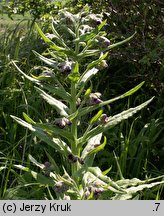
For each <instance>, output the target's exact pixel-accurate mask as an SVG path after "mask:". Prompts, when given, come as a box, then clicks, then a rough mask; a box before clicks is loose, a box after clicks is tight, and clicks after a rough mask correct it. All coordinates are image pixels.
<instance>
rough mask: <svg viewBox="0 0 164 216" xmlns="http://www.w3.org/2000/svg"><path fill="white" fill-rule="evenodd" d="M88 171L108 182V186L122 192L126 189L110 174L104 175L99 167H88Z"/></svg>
mask: <svg viewBox="0 0 164 216" xmlns="http://www.w3.org/2000/svg"><path fill="white" fill-rule="evenodd" d="M88 171H89V172H90V173H92V174H93V175H94V176H96V177H97V178H98V179H100V180H101V181H103V182H104V183H106V184H107V185H108V187H109V186H112V187H113V188H114V189H116V190H117V192H120V193H123V192H125V190H124V189H122V188H121V187H120V186H118V184H117V183H116V182H114V181H112V180H111V179H110V178H109V177H108V176H104V175H103V173H102V172H101V170H100V168H99V167H88Z"/></svg>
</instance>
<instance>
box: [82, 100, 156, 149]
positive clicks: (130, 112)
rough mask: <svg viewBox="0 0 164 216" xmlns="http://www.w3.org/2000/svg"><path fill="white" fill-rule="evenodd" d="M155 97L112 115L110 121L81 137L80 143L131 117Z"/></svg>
mask: <svg viewBox="0 0 164 216" xmlns="http://www.w3.org/2000/svg"><path fill="white" fill-rule="evenodd" d="M153 98H154V97H152V98H151V99H150V100H148V101H146V102H144V103H142V104H140V105H139V106H136V107H134V108H130V109H128V110H125V111H123V112H121V113H119V114H117V115H114V116H113V117H110V118H109V121H108V123H106V124H104V125H99V126H97V127H95V128H93V129H92V130H90V131H89V132H88V133H87V134H86V135H85V136H83V137H82V138H80V139H79V140H78V142H79V144H80V145H82V144H83V143H85V142H86V141H88V140H89V139H91V138H92V137H94V136H95V135H97V134H99V133H102V132H105V131H106V130H109V129H111V128H112V127H114V126H115V125H117V124H119V123H120V122H121V121H123V120H126V119H128V118H129V117H131V116H133V115H134V114H135V113H137V112H138V111H140V110H141V109H143V108H144V107H146V106H147V105H148V104H149V103H150V102H151V101H152V100H153Z"/></svg>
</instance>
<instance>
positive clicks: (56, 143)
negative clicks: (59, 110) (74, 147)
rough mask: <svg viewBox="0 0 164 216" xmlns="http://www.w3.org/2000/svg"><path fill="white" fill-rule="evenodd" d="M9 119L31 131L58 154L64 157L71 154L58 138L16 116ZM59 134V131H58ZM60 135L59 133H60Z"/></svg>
mask: <svg viewBox="0 0 164 216" xmlns="http://www.w3.org/2000/svg"><path fill="white" fill-rule="evenodd" d="M11 117H12V118H13V119H14V120H15V121H16V122H18V123H19V124H20V125H22V126H24V127H26V128H28V129H29V130H31V131H32V132H33V133H34V134H35V135H36V136H37V137H38V138H39V139H41V140H42V141H44V142H45V143H47V144H48V145H50V146H51V147H53V148H54V149H56V150H57V151H59V152H60V153H62V154H64V155H65V156H67V155H68V154H70V153H71V150H70V148H69V146H68V145H67V144H66V143H65V142H63V141H62V140H60V139H58V138H54V137H53V136H52V135H51V134H50V133H49V131H46V130H44V129H43V128H40V127H37V126H35V125H36V124H35V125H31V124H29V123H27V122H25V121H23V120H22V119H20V118H18V117H16V116H12V115H11ZM60 132H61V131H60ZM60 132H59V130H56V133H57V134H56V135H58V134H59V133H60ZM60 135H61V133H60Z"/></svg>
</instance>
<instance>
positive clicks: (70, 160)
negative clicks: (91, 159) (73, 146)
mask: <svg viewBox="0 0 164 216" xmlns="http://www.w3.org/2000/svg"><path fill="white" fill-rule="evenodd" d="M77 160H78V157H77V156H75V155H73V154H69V155H68V161H69V162H70V163H76V162H77Z"/></svg>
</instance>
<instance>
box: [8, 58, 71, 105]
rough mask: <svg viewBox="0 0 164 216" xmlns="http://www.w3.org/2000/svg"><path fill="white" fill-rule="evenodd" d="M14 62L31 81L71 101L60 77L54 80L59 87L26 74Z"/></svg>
mask: <svg viewBox="0 0 164 216" xmlns="http://www.w3.org/2000/svg"><path fill="white" fill-rule="evenodd" d="M12 63H13V64H14V66H15V67H16V68H17V69H18V71H19V72H20V73H21V74H22V75H23V76H24V77H25V78H26V79H28V80H29V81H31V82H33V83H35V84H37V85H38V86H40V87H42V88H44V89H46V90H48V91H49V92H50V93H53V94H56V95H57V96H59V97H61V98H62V99H64V100H66V101H69V102H70V101H71V96H70V94H69V93H68V92H66V90H65V89H64V87H63V86H62V85H61V83H60V82H59V81H58V79H57V78H56V77H55V78H54V81H56V83H57V84H58V85H59V87H57V86H50V85H48V84H46V83H42V82H41V80H39V79H38V77H35V76H33V77H30V76H28V75H27V74H25V73H24V72H23V71H22V70H21V69H20V68H19V67H18V66H17V65H16V64H15V62H12Z"/></svg>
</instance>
